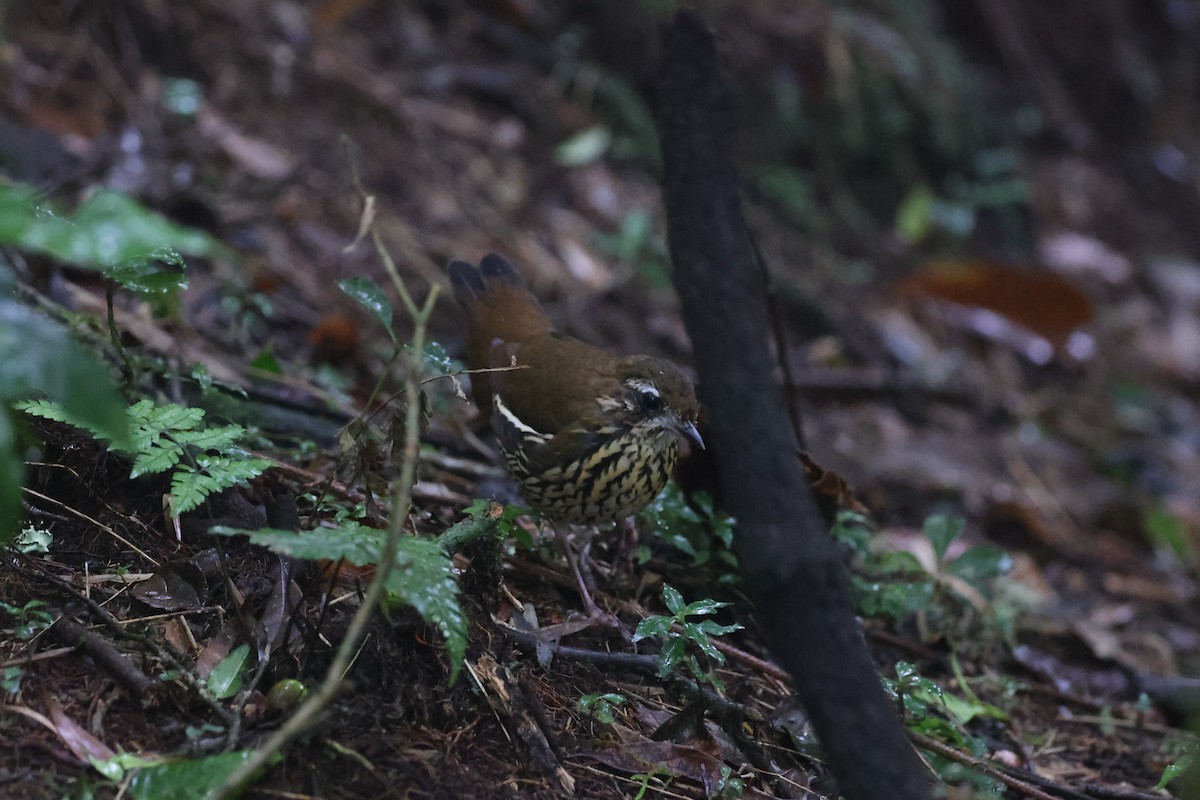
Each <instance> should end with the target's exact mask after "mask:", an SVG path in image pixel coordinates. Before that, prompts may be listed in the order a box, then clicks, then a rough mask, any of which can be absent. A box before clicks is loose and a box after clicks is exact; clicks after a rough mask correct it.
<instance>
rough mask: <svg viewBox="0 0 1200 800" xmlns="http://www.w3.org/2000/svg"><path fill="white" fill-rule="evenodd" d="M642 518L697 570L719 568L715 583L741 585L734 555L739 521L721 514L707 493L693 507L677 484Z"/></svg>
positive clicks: (645, 554) (645, 556) (642, 554)
mask: <svg viewBox="0 0 1200 800" xmlns="http://www.w3.org/2000/svg"><path fill="white" fill-rule="evenodd" d="M640 516H641V518H642V519H644V520H645V521H646V523H647V524H648V525H649V527H650V528H651V529H652V530H653V531H654V532H655V535H656V536H657V537H658V538H659V539H660V540H661V541H664V542H666V543H667V544H669V545H671V546H672V547H674V548H676V549H678V550H682V551H683V552H684V553H686V554H687V555H688V556H690V557H691V559H692V564H693V565H694V566H697V567H704V566H708V565H711V566H713V567H715V568H717V569H718V570H719V573H718V574H717V575H716V576H715V578H714V580H715V581H716V583H717V584H718V585H734V584H736V583H737V582H738V579H739V573H738V561H737V556H736V555H734V552H733V535H734V530H735V527H736V521H735V520H734V518H733V517H726V516H722V515H720V514H718V513H717V512H716V510H715V509H714V508H713V501H712V498H711V497H709V496H708V495H707V494H706V493H704V492H697V493H695V494H694V495H692V497H691V502H690V503H689V502H688V500H687V499H685V498H684V496H683V492H682V491H681V490H680V488H679V487H678V486H677V485H676V484H675V483H674V482H672V483H668V484H667V488H666V489H665V490H663V492H662V494H660V495H659V496H658V497H656V498H655V499H654V501H653V502H651V503H650V505H648V506H647V507H646V508H645V510H644V511H642V512H641V514H640ZM639 556H640V557H641V558H642V560H643V562H644V561H645V560H646V559H648V558H649V551H641V552H640V553H639Z"/></svg>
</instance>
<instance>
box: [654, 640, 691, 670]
mask: <svg viewBox="0 0 1200 800" xmlns="http://www.w3.org/2000/svg"><path fill="white" fill-rule="evenodd" d="M685 646H686V642H685V641H684V639H683V637H681V636H676V637H675V638H674V639H671V640H670V641H669V642H667V644H666V646H664V647H663V649H662V650H660V651H659V653H658V677H660V678H665V677H667V676H668V675H670V674H671V673H672V672H674V671H675V668H676V667H678V666H679V663H680V662H681V661H683V657H684V653H685V651H684V647H685Z"/></svg>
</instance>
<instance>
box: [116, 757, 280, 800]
mask: <svg viewBox="0 0 1200 800" xmlns="http://www.w3.org/2000/svg"><path fill="white" fill-rule="evenodd" d="M252 755H253V751H252V750H239V751H236V752H233V753H220V754H218V755H215V756H206V757H205V758H196V759H189V760H187V761H172V762H170V763H168V764H160V765H158V766H153V767H145V768H144V769H141V770H138V772H137V774H135V775H134V776H133V779H132V780H131V781H130V783H129V796H130V797H131V798H133V800H203V798H207V797H211V796H212V795H213V793H214V792H215V791H216V790H217V788H218V787H220V786H221V785H222V784H224V783H225V780H226V779H227V778H228V777H229V776H230V775H232V774H233V772H234V771H235V770H237V769H238V768H239V767H241V766H242V765H243V764H245V763H246V762H247V761H248V760H249V759H250V757H251V756H252ZM279 759H280V756H278V755H277V756H275V757H274V758H272V759H271V763H272V764H274V763H277V762H278V761H279ZM238 796H240V793H235V794H234V795H232V797H238Z"/></svg>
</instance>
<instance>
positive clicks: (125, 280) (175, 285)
mask: <svg viewBox="0 0 1200 800" xmlns="http://www.w3.org/2000/svg"><path fill="white" fill-rule="evenodd" d="M183 269H184V262H183V257H182V256H180V255H179V253H176V252H175V251H174V250H171V249H169V248H168V249H159V250H156V251H155V252H153V253H150V254H149V255H147V257H146V258H145V259H137V260H134V261H130V262H128V263H126V264H121V265H118V266H112V267H106V268H105V270H104V275H105V277H107V278H108V279H109V280H112V281H115V282H116V283H119V284H120V285H121V286H122V287H124V288H125V289H128V290H129V291H131V292H137V293H138V294H144V295H153V294H173V293H175V292H178V291H180V290H182V289H185V288H187V276H186V275H184V272H183Z"/></svg>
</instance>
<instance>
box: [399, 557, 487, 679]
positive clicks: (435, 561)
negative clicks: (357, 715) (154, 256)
mask: <svg viewBox="0 0 1200 800" xmlns="http://www.w3.org/2000/svg"><path fill="white" fill-rule="evenodd" d="M387 588H388V592H389V593H390V594H391V595H392V596H393V598H395V599H397V600H399V601H400V602H401V603H404V604H405V605H409V606H412V607H413V608H414V609H416V611H417V613H418V614H420V615H421V617H422V618H423V619H425V620H426V621H428V622H431V623H433V624H434V625H435V626H437V628H438V630H439V631H441V633H442V637H443V638H444V639H445V640H446V651H447V653H448V654H449V657H450V683H451V684H453V683H454V681H456V680H457V679H458V672H459V670H460V669H461V668H462V662H463V656H464V655H465V654H466V650H467V618H466V615H464V614H463V612H462V608H461V606H460V605H459V603H458V583H457V582H456V581H455V580H454V572H453V570H452V569H451V565H450V558H449V556H448V555H447V554H446V553H445V552H444V551H443V550H442V548H441V546H440V545H439V544H438V543H437V542H436V541H434V540H432V539H418V538H416V537H412V536H404V537H401V539H400V542H399V550H398V551H397V553H396V568H395V569H394V570H392V572H391V573H390V574H389V575H388V583H387Z"/></svg>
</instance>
